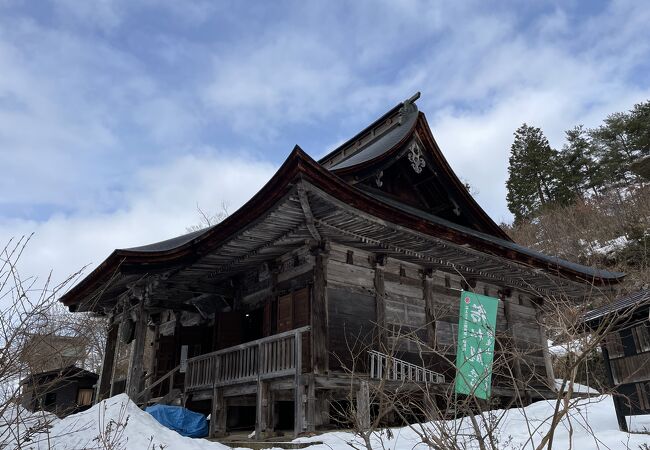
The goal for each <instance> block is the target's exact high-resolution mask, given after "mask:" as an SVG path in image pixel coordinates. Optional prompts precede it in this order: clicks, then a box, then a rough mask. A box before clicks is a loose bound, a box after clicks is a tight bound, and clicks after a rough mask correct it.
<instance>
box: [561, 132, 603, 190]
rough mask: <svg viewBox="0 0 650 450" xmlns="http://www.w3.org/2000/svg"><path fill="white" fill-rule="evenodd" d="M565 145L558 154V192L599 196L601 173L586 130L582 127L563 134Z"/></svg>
mask: <svg viewBox="0 0 650 450" xmlns="http://www.w3.org/2000/svg"><path fill="white" fill-rule="evenodd" d="M565 135H566V140H567V142H566V144H564V147H563V148H562V152H561V153H560V154H559V163H560V164H558V170H559V171H560V172H559V173H560V175H559V182H560V185H561V188H560V190H561V191H563V192H564V194H565V195H569V196H570V198H567V200H569V201H570V200H572V199H573V198H575V197H585V196H588V195H591V194H593V195H596V196H597V195H599V192H600V191H599V187H600V186H602V178H603V173H602V170H600V165H599V164H598V160H597V159H596V154H595V153H596V152H595V149H594V147H593V145H592V143H591V140H590V138H589V134H588V130H586V129H585V128H584V127H583V126H582V125H579V126H577V127H574V128H573V129H571V130H567V131H566V132H565Z"/></svg>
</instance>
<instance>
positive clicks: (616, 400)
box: [600, 343, 629, 433]
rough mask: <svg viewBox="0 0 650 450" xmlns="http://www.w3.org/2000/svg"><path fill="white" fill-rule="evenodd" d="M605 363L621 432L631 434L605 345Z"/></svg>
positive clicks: (603, 345)
mask: <svg viewBox="0 0 650 450" xmlns="http://www.w3.org/2000/svg"><path fill="white" fill-rule="evenodd" d="M600 350H601V354H602V356H603V362H604V363H605V372H607V380H608V381H609V385H610V387H611V388H612V400H613V401H614V410H615V411H616V420H617V421H618V428H619V429H620V430H621V431H625V432H626V433H628V432H629V430H628V428H627V422H626V421H625V414H623V401H624V400H623V399H622V398H621V396H620V395H618V392H617V391H616V384H615V383H614V374H613V373H612V363H611V362H610V361H609V351H608V350H607V346H606V345H605V344H604V343H603V344H600Z"/></svg>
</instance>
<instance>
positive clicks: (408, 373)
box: [368, 350, 445, 383]
mask: <svg viewBox="0 0 650 450" xmlns="http://www.w3.org/2000/svg"><path fill="white" fill-rule="evenodd" d="M368 356H370V378H374V379H385V380H392V381H414V382H416V383H444V382H445V377H444V375H441V374H439V373H437V372H435V371H433V370H431V369H427V368H426V367H423V366H418V365H417V364H413V363H410V362H408V361H404V360H403V359H399V358H395V357H394V356H391V355H387V354H385V353H381V352H378V351H376V350H368Z"/></svg>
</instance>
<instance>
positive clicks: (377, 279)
mask: <svg viewBox="0 0 650 450" xmlns="http://www.w3.org/2000/svg"><path fill="white" fill-rule="evenodd" d="M327 274H328V278H327V283H328V297H329V298H328V301H329V334H330V339H329V343H330V351H331V352H337V353H344V352H346V351H347V348H346V346H347V347H349V339H348V342H347V343H346V335H345V333H344V329H343V328H344V327H346V330H345V331H346V332H347V334H350V333H354V334H359V332H360V330H362V329H364V330H365V328H366V327H367V326H368V325H369V324H372V323H376V324H377V325H378V328H379V329H384V330H386V336H385V337H384V338H383V339H382V337H381V336H379V337H378V336H377V334H378V332H377V329H375V331H374V332H372V331H368V332H365V334H366V335H367V336H370V335H372V339H373V340H374V341H373V342H374V344H375V348H384V349H386V351H387V352H394V353H395V354H397V355H399V357H402V358H404V359H407V360H411V361H412V362H415V363H418V362H419V363H422V362H424V363H425V364H426V365H427V366H430V367H433V368H434V369H436V370H438V371H441V372H447V373H446V375H448V376H453V373H452V371H451V367H450V365H449V364H446V363H444V361H443V359H444V358H440V357H439V356H436V355H435V354H436V353H437V354H438V355H439V354H444V355H445V356H446V357H447V358H449V359H450V360H454V358H455V352H456V344H457V334H458V319H459V318H458V306H459V298H460V291H461V290H462V289H467V290H472V291H474V292H476V293H479V294H484V295H489V296H492V297H497V298H500V300H499V308H498V314H497V336H496V337H497V351H498V350H499V349H501V350H508V352H507V353H510V352H511V350H512V349H513V348H514V349H515V350H514V351H515V352H516V355H517V358H507V359H506V358H500V359H499V358H497V359H499V361H498V363H497V364H496V366H495V371H496V375H495V382H501V381H505V380H506V379H507V378H510V377H506V376H505V375H506V374H509V373H516V375H517V377H519V378H520V379H526V380H528V379H530V378H534V379H535V382H534V383H532V384H537V385H540V386H541V385H543V384H544V383H546V382H547V381H548V374H547V368H546V364H545V360H544V353H543V349H545V347H546V341H545V337H544V336H543V333H542V329H541V328H540V324H539V321H538V310H537V308H536V307H535V303H534V301H533V300H532V299H531V298H530V297H529V296H528V295H526V294H524V293H522V292H519V291H517V290H514V289H510V288H509V287H508V286H497V285H491V284H485V283H481V282H473V281H472V280H465V279H463V278H462V277H461V276H460V275H458V274H451V273H445V272H441V271H434V272H428V271H427V270H426V269H425V268H424V267H421V266H418V265H416V264H412V263H409V262H405V261H400V260H398V259H395V258H383V257H381V255H375V254H371V253H368V252H366V251H363V250H360V249H355V248H352V247H347V246H344V245H340V244H336V243H331V248H330V252H329V259H328V266H327ZM470 285H471V286H470ZM396 335H397V336H401V337H400V338H399V339H395V336H396ZM423 344H424V345H423ZM501 353H502V354H503V355H505V354H506V352H501ZM334 368H336V367H334ZM499 374H501V375H503V376H499Z"/></svg>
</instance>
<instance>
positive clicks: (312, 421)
mask: <svg viewBox="0 0 650 450" xmlns="http://www.w3.org/2000/svg"><path fill="white" fill-rule="evenodd" d="M305 430H306V431H316V383H315V381H314V376H313V375H310V376H309V377H307V407H306V408H305Z"/></svg>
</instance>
